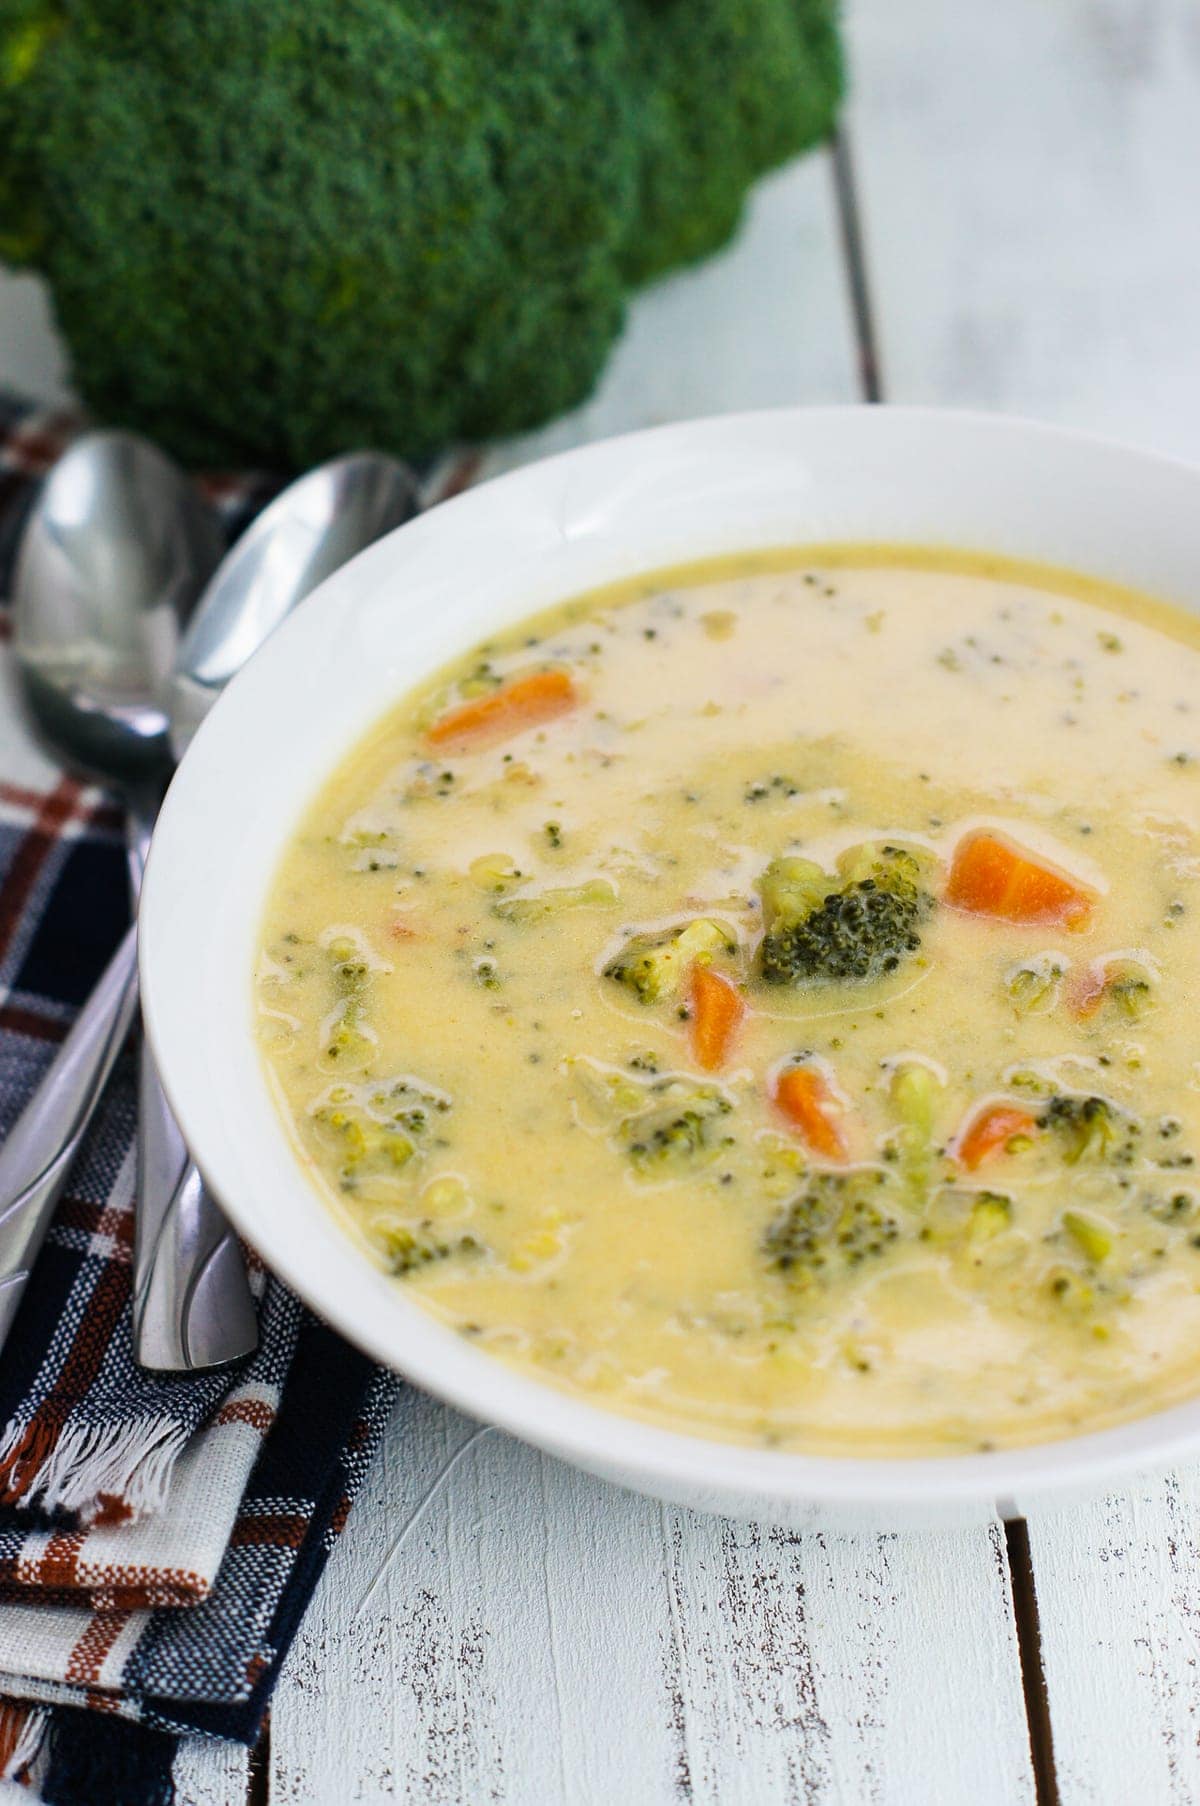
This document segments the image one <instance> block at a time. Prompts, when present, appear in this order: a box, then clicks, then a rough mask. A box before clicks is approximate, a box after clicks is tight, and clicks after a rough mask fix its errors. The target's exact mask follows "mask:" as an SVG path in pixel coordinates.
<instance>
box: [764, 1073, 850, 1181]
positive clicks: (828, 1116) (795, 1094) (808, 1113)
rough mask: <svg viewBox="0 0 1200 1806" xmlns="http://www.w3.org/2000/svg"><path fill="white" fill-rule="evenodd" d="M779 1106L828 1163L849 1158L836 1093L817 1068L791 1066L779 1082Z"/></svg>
mask: <svg viewBox="0 0 1200 1806" xmlns="http://www.w3.org/2000/svg"><path fill="white" fill-rule="evenodd" d="M774 1099H775V1106H776V1108H777V1109H778V1110H780V1111H782V1113H783V1114H784V1116H786V1117H787V1119H788V1121H789V1122H790V1123H791V1125H792V1127H793V1128H794V1129H799V1131H800V1134H801V1135H802V1136H803V1138H804V1140H805V1141H806V1142H807V1143H808V1145H809V1147H810V1148H811V1149H812V1151H813V1153H814V1154H824V1155H825V1157H826V1159H827V1160H844V1159H845V1158H846V1140H845V1137H844V1136H843V1134H842V1130H841V1125H840V1124H839V1122H838V1120H837V1114H836V1103H835V1099H834V1095H833V1092H832V1091H831V1090H830V1088H829V1085H828V1084H827V1083H826V1081H825V1079H824V1077H823V1076H822V1074H821V1073H820V1072H819V1071H818V1070H817V1068H816V1067H815V1066H788V1067H786V1068H785V1069H784V1071H783V1072H781V1073H780V1075H779V1077H778V1078H777V1079H776V1081H775V1091H774Z"/></svg>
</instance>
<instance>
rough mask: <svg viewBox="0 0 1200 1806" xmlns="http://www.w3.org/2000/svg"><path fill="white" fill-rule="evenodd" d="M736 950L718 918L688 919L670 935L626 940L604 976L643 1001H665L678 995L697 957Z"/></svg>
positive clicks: (700, 958)
mask: <svg viewBox="0 0 1200 1806" xmlns="http://www.w3.org/2000/svg"><path fill="white" fill-rule="evenodd" d="M736 951H737V943H736V941H735V940H734V939H733V936H732V935H731V934H730V932H729V930H728V929H727V928H722V927H720V926H719V925H718V923H716V922H708V921H699V922H689V924H688V926H687V927H686V928H684V929H681V930H675V931H673V932H672V933H671V934H668V935H655V936H651V937H645V936H639V937H636V938H635V939H633V940H630V941H628V942H626V944H625V946H624V947H622V949H621V951H620V952H619V953H618V954H617V955H616V956H615V958H613V959H610V960H609V962H608V964H607V965H606V966H605V968H604V976H605V978H614V979H615V980H616V981H617V983H618V984H622V985H625V986H626V987H627V988H628V989H629V990H631V991H632V992H633V993H634V995H635V997H637V998H639V999H640V1001H641V1002H642V1003H662V1002H664V1001H665V1000H666V999H667V998H669V997H674V996H675V995H676V993H677V992H678V990H679V987H680V986H681V985H682V983H683V980H684V977H685V975H686V973H687V970H688V967H689V966H691V965H692V964H693V963H694V962H695V961H696V960H698V959H699V960H710V959H711V958H712V956H713V954H714V953H735V952H736Z"/></svg>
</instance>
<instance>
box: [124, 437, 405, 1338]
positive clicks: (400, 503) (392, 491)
mask: <svg viewBox="0 0 1200 1806" xmlns="http://www.w3.org/2000/svg"><path fill="white" fill-rule="evenodd" d="M418 507H419V500H418V491H417V484H416V480H415V478H414V476H413V474H412V472H411V471H410V470H408V469H407V467H406V466H405V465H403V464H398V463H397V462H396V461H395V460H394V459H392V458H387V457H383V456H381V455H380V454H378V453H375V452H357V453H352V454H350V455H349V456H347V457H343V458H337V459H334V460H333V461H332V462H331V463H328V464H323V465H321V466H320V467H319V468H318V469H316V470H313V471H310V472H309V473H308V475H307V476H304V477H301V478H299V479H298V481H297V482H295V483H292V484H291V485H290V486H289V487H288V488H287V489H285V490H284V491H283V492H282V494H280V495H278V496H277V497H276V498H275V500H274V501H273V502H272V503H271V505H270V507H268V508H266V509H264V510H263V512H262V513H261V514H260V515H259V516H258V519H257V520H256V521H255V522H254V523H253V525H252V526H251V527H250V528H248V530H247V531H246V532H245V533H244V534H243V536H242V538H241V539H240V540H239V541H238V542H237V544H236V545H235V546H234V548H233V550H232V551H231V552H230V554H229V556H228V557H227V558H226V559H225V561H224V562H223V564H222V565H221V567H220V569H219V570H218V572H217V574H216V576H215V577H214V578H213V579H212V582H211V583H210V584H209V585H208V588H207V589H206V590H205V592H204V595H203V596H202V597H201V600H200V602H199V604H198V605H197V607H196V611H195V613H194V615H193V616H192V619H191V622H190V624H189V626H188V629H187V632H186V634H185V635H184V638H183V641H182V643H181V645H180V647H179V652H178V656H177V658H176V662H175V669H174V674H173V678H172V681H171V683H170V686H169V689H168V709H169V714H170V731H171V746H172V749H173V751H174V753H175V756H176V758H182V757H183V754H184V753H185V752H186V750H187V747H188V746H189V744H190V742H191V739H192V735H193V734H194V733H195V731H196V729H197V727H198V726H199V725H200V722H201V721H202V720H203V718H204V716H205V715H206V714H207V713H208V710H209V709H210V708H211V707H212V705H213V703H214V702H215V701H216V699H217V697H218V696H219V695H220V693H221V691H222V690H223V689H224V687H225V685H226V684H227V683H228V681H229V679H230V678H231V677H232V676H234V675H235V673H236V672H237V671H239V670H240V669H241V667H242V665H243V664H245V662H246V660H247V659H248V658H250V657H251V656H252V655H253V654H254V653H255V652H256V651H257V650H258V648H259V646H261V644H262V642H263V641H264V640H265V639H266V638H267V636H268V635H269V634H270V633H271V632H273V630H274V629H275V628H276V627H277V626H278V625H279V623H280V622H281V621H282V620H283V619H284V617H285V615H287V614H289V613H290V612H291V610H292V609H293V608H295V606H296V604H297V603H298V602H301V601H302V600H303V599H304V597H305V596H307V595H308V594H309V592H310V591H311V590H313V589H315V588H316V586H317V584H318V583H320V582H322V580H323V579H324V578H326V577H328V576H329V575H330V574H331V573H332V572H333V571H335V570H337V568H338V567H339V565H342V564H345V563H346V562H347V561H348V560H349V559H350V558H352V557H353V556H354V555H355V553H356V552H360V551H362V550H363V549H364V547H366V546H368V545H370V544H371V543H372V541H374V540H376V539H379V538H381V537H382V535H383V534H384V533H389V532H390V531H391V530H392V528H393V527H398V526H401V525H402V524H403V523H404V522H405V521H406V520H408V519H410V518H411V516H412V515H413V514H415V513H416V512H417V510H418ZM138 1149H139V1170H138V1207H137V1241H136V1245H135V1250H134V1349H135V1352H136V1354H137V1357H138V1359H139V1361H141V1362H142V1364H143V1366H148V1367H154V1368H161V1367H164V1366H172V1365H175V1364H177V1363H178V1361H179V1358H180V1356H181V1354H182V1353H183V1352H184V1350H183V1348H181V1346H180V1338H181V1326H186V1325H187V1323H188V1319H189V1312H188V1309H187V1305H188V1289H187V1288H188V1286H189V1283H190V1275H191V1274H192V1272H193V1271H194V1267H195V1257H194V1254H193V1250H195V1249H197V1248H202V1247H203V1246H205V1245H206V1244H207V1242H208V1240H209V1239H211V1237H212V1235H213V1234H214V1233H215V1228H214V1219H215V1221H216V1222H220V1223H223V1219H221V1218H220V1217H219V1214H218V1213H217V1211H216V1206H215V1205H214V1204H213V1203H212V1200H211V1198H209V1196H208V1194H207V1192H206V1191H205V1188H204V1185H203V1182H202V1180H201V1177H200V1174H199V1172H198V1171H197V1169H196V1167H195V1165H194V1164H193V1162H192V1161H191V1159H190V1157H189V1156H188V1153H187V1149H186V1147H185V1146H184V1143H183V1139H182V1137H181V1135H180V1133H179V1130H178V1127H177V1126H176V1124H175V1121H174V1118H173V1117H172V1116H171V1113H170V1111H169V1109H168V1108H167V1106H166V1103H165V1100H164V1099H163V1097H162V1093H161V1090H160V1089H159V1088H158V1087H157V1085H156V1084H151V1085H149V1086H147V1085H143V1089H142V1097H141V1138H140V1141H139V1144H138ZM193 1314H194V1307H193Z"/></svg>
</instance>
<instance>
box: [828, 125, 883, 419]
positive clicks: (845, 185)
mask: <svg viewBox="0 0 1200 1806" xmlns="http://www.w3.org/2000/svg"><path fill="white" fill-rule="evenodd" d="M829 151H830V167H831V169H832V172H833V194H834V203H835V211H836V213H837V220H838V236H839V239H840V241H841V248H842V263H843V265H844V274H845V278H846V288H847V292H848V294H849V298H850V317H851V323H852V325H853V328H854V345H855V352H856V355H857V361H858V386H859V388H860V390H861V391H862V399H863V400H864V401H869V402H880V401H882V400H883V366H882V364H881V362H880V357H879V336H878V334H877V332H876V330H875V309H874V304H873V302H872V299H871V284H870V280H869V277H868V273H867V252H866V244H865V242H864V239H863V229H862V213H861V210H860V208H859V204H858V188H857V185H856V182H855V177H854V156H853V153H852V151H851V148H850V136H849V132H848V131H847V129H846V127H845V125H844V124H842V125H839V126H838V127H837V128H836V130H835V131H834V134H833V137H832V138H831V139H830V141H829Z"/></svg>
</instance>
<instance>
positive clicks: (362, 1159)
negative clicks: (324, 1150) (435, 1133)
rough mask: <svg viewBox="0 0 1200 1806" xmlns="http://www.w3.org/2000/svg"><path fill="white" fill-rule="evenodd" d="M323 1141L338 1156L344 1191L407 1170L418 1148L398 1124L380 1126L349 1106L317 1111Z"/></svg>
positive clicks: (332, 1106)
mask: <svg viewBox="0 0 1200 1806" xmlns="http://www.w3.org/2000/svg"><path fill="white" fill-rule="evenodd" d="M313 1123H314V1125H315V1126H316V1128H317V1131H318V1133H319V1135H320V1138H321V1140H322V1141H323V1142H325V1143H326V1144H327V1145H328V1146H330V1147H331V1148H332V1149H333V1151H334V1152H335V1154H336V1155H337V1157H338V1159H339V1161H340V1165H339V1167H338V1180H339V1182H340V1184H341V1187H342V1190H343V1191H354V1190H355V1189H356V1187H357V1186H358V1184H359V1183H360V1181H361V1180H362V1179H364V1178H366V1177H367V1176H368V1175H373V1176H378V1175H385V1176H386V1175H388V1174H395V1173H398V1172H400V1171H401V1170H402V1169H403V1168H404V1167H406V1166H407V1165H408V1163H409V1161H410V1160H411V1159H412V1157H413V1155H414V1154H415V1153H416V1147H415V1145H414V1143H413V1139H412V1137H411V1135H409V1134H408V1132H407V1131H406V1130H405V1129H404V1128H402V1127H401V1126H400V1124H398V1123H378V1122H376V1121H375V1120H374V1119H373V1118H372V1117H370V1116H368V1115H366V1114H365V1112H363V1111H361V1110H356V1109H355V1108H354V1107H353V1106H352V1105H349V1104H324V1105H322V1106H321V1108H320V1109H318V1110H314V1111H313Z"/></svg>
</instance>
